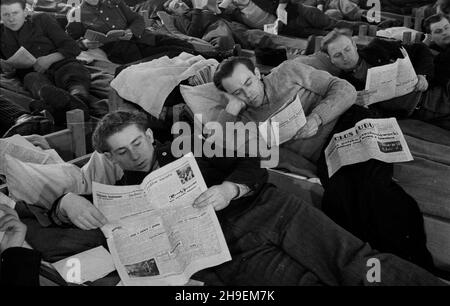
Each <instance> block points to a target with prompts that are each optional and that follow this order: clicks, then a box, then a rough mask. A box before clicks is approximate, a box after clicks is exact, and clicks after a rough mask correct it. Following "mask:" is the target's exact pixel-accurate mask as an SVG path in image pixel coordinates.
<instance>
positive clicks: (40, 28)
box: [0, 0, 91, 125]
mask: <svg viewBox="0 0 450 306" xmlns="http://www.w3.org/2000/svg"><path fill="white" fill-rule="evenodd" d="M0 9H1V19H2V21H3V24H1V25H0V39H1V48H0V57H1V58H2V60H1V61H0V64H1V69H2V71H3V72H15V74H16V75H17V76H18V77H19V78H20V79H21V81H23V83H24V86H25V88H26V89H27V90H29V91H30V92H31V95H32V97H33V98H35V99H40V100H42V101H44V103H45V104H46V105H37V107H38V108H47V109H48V110H49V111H50V112H51V113H52V114H53V116H54V118H55V121H56V123H57V124H58V125H60V124H63V123H64V122H65V112H66V111H67V110H71V109H75V108H80V109H82V110H84V111H85V118H88V107H87V106H86V104H85V101H87V97H88V93H89V87H90V84H91V76H90V74H89V71H88V70H87V69H86V68H85V67H84V66H83V65H82V64H81V63H79V62H78V61H77V60H76V59H75V57H76V56H77V55H78V54H79V53H80V49H79V48H78V46H77V44H76V42H75V41H74V40H72V39H71V38H70V37H69V36H67V34H66V33H65V32H64V30H63V29H62V28H61V27H60V26H59V24H58V23H57V22H56V20H54V19H53V18H52V17H50V16H49V15H47V14H45V13H43V14H33V15H31V16H27V15H26V12H25V0H1V4H0ZM20 47H24V48H25V49H27V50H28V51H29V52H30V53H31V54H32V55H33V56H34V57H35V58H36V59H37V60H36V63H35V64H34V65H33V67H32V68H28V69H15V68H14V67H12V66H11V65H10V64H8V63H7V62H6V61H5V60H6V59H8V58H10V57H11V56H12V55H14V53H15V52H16V51H17V50H18V49H19V48H20ZM55 85H56V86H55Z"/></svg>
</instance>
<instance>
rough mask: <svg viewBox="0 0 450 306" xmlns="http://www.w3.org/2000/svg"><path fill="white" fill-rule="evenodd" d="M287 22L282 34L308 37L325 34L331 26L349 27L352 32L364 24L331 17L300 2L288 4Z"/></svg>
mask: <svg viewBox="0 0 450 306" xmlns="http://www.w3.org/2000/svg"><path fill="white" fill-rule="evenodd" d="M287 11H288V16H290V17H289V19H288V24H287V26H283V27H282V28H281V32H282V34H288V35H293V36H297V37H305V38H306V37H308V36H310V35H325V34H326V33H328V31H330V30H332V29H333V28H336V27H337V28H349V29H352V30H353V32H354V33H357V32H358V28H359V26H360V25H363V24H366V23H364V22H359V21H346V20H337V19H335V18H332V17H330V16H328V15H327V14H325V13H324V12H322V11H321V10H319V9H318V8H316V7H313V6H307V5H303V4H300V3H297V4H292V3H290V4H288V7H287Z"/></svg>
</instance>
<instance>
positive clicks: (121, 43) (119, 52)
mask: <svg viewBox="0 0 450 306" xmlns="http://www.w3.org/2000/svg"><path fill="white" fill-rule="evenodd" d="M79 9H80V20H79V21H73V22H70V23H69V24H68V25H67V27H66V31H67V33H69V35H70V36H71V37H72V38H73V39H76V40H78V42H79V44H80V46H81V48H82V49H83V50H87V49H95V48H101V49H102V50H104V51H105V52H106V54H107V56H108V59H109V60H111V61H112V62H114V63H117V64H126V63H131V62H134V61H137V60H140V59H142V58H145V57H149V56H156V57H158V55H159V54H164V53H166V54H167V55H178V54H180V53H181V52H183V51H185V52H189V53H193V52H194V49H193V46H192V45H191V44H189V43H187V42H184V41H182V40H180V39H176V38H172V37H169V36H166V35H161V34H159V35H158V34H155V33H152V32H151V31H149V30H146V29H145V22H144V18H143V17H142V16H141V15H139V14H138V13H136V12H133V11H132V10H131V9H130V8H129V7H128V6H127V5H126V4H125V2H124V1H122V0H86V1H83V3H82V4H81V6H80V8H79ZM87 30H93V31H96V32H100V33H103V34H106V33H108V32H109V31H114V30H124V31H125V32H124V33H123V35H122V36H121V37H119V38H118V39H116V40H111V41H109V42H107V43H104V44H102V43H101V42H100V41H91V40H89V39H88V38H85V37H84V36H85V34H86V31H87Z"/></svg>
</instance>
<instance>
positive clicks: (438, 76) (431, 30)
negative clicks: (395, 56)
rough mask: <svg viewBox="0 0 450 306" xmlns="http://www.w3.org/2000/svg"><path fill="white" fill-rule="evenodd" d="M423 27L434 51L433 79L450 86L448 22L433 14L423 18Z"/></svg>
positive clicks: (449, 26) (449, 33)
mask: <svg viewBox="0 0 450 306" xmlns="http://www.w3.org/2000/svg"><path fill="white" fill-rule="evenodd" d="M424 27H425V31H426V33H427V34H429V36H430V40H431V44H430V48H431V50H432V51H433V52H434V53H435V57H434V67H435V76H434V80H435V82H436V83H438V84H440V85H442V86H444V87H447V88H450V22H449V20H448V19H447V18H446V17H444V16H442V15H433V16H430V17H429V18H427V19H426V20H425V22H424ZM449 91H450V89H449ZM447 97H449V96H447Z"/></svg>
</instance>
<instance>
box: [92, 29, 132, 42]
mask: <svg viewBox="0 0 450 306" xmlns="http://www.w3.org/2000/svg"><path fill="white" fill-rule="evenodd" d="M124 35H125V30H111V31H109V32H108V33H106V34H104V33H102V32H97V31H94V30H90V29H88V30H86V33H84V38H86V39H89V40H90V41H98V42H101V43H102V44H107V43H110V42H113V41H118V40H119V38H120V37H122V36H124Z"/></svg>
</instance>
